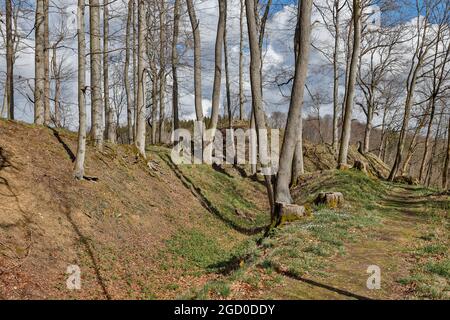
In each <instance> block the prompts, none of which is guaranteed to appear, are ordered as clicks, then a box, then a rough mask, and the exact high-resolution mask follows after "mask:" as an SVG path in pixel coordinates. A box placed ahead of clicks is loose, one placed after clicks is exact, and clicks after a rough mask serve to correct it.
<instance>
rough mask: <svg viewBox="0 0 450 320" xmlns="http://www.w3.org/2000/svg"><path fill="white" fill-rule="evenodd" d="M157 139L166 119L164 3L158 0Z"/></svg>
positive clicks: (161, 135)
mask: <svg viewBox="0 0 450 320" xmlns="http://www.w3.org/2000/svg"><path fill="white" fill-rule="evenodd" d="M159 12H160V13H159V66H160V67H159V141H160V142H162V141H163V140H164V132H165V120H166V45H167V41H166V4H165V0H160V1H159Z"/></svg>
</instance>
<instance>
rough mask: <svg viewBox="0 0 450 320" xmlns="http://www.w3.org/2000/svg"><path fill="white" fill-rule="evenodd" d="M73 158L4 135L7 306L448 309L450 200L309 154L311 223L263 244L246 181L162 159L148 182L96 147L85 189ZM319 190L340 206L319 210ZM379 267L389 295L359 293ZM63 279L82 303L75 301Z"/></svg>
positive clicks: (41, 131)
mask: <svg viewBox="0 0 450 320" xmlns="http://www.w3.org/2000/svg"><path fill="white" fill-rule="evenodd" d="M75 150H76V135H75V134H73V133H71V132H67V131H63V130H58V131H56V130H52V129H48V128H43V127H37V126H33V125H27V124H22V123H17V122H8V121H0V229H1V232H0V298H2V299H18V298H25V299H46V298H64V299H82V298H88V299H94V298H95V299H109V298H111V299H121V298H122V299H124V298H137V299H173V298H180V297H181V298H258V299H259V298H324V299H327V298H364V297H371V298H380V297H382V298H416V297H418V298H443V297H447V298H448V292H449V278H450V263H449V261H450V260H449V253H448V245H449V237H448V227H449V225H448V223H449V220H448V218H449V216H448V211H449V205H450V201H449V197H448V196H447V195H437V193H436V192H435V191H433V190H428V189H424V188H422V187H420V186H404V185H400V184H388V183H385V182H383V181H381V180H379V179H377V178H376V176H378V175H379V174H377V172H378V173H379V172H383V171H382V170H383V167H384V166H383V164H382V163H380V162H379V160H377V159H375V158H374V157H372V156H368V157H367V156H366V157H364V159H362V160H365V161H366V162H368V163H369V169H370V168H372V169H370V170H369V175H365V174H364V173H361V172H359V171H355V170H349V171H345V172H337V171H335V170H329V169H331V168H333V161H334V159H333V157H332V156H331V154H330V153H327V152H326V150H327V147H326V146H312V145H306V147H305V157H306V161H305V162H306V166H307V169H308V170H309V171H314V172H311V173H308V174H306V175H304V176H303V177H302V178H301V179H300V180H299V182H298V184H297V186H296V187H295V189H294V190H293V194H294V196H295V198H296V202H297V203H299V204H305V205H307V206H308V207H310V208H311V209H312V211H313V212H314V213H313V215H312V217H309V218H305V220H304V221H299V222H295V223H291V224H288V225H284V226H282V227H280V228H279V229H277V230H275V231H274V232H273V233H272V234H271V235H269V237H267V238H265V239H262V232H261V231H262V230H263V228H264V227H265V226H266V225H267V224H268V222H269V216H268V206H267V201H266V197H265V194H264V186H263V185H262V183H261V181H259V180H257V179H256V180H255V179H253V178H251V177H246V175H245V174H244V173H243V172H242V171H241V170H236V169H234V168H231V167H226V168H220V167H219V168H218V167H210V166H205V165H201V166H181V167H176V166H175V165H173V163H172V162H171V161H170V158H169V156H168V154H169V150H168V149H166V148H162V147H151V149H149V158H150V161H151V164H152V169H149V167H148V166H147V165H146V164H145V163H144V162H143V161H141V160H140V159H139V158H138V157H136V155H135V154H134V153H133V149H132V148H130V147H128V146H106V147H105V148H104V150H103V151H102V152H99V151H96V150H95V149H94V148H91V147H89V148H88V152H87V159H86V175H88V177H87V178H88V179H87V180H85V181H83V182H77V181H75V180H74V179H73V178H72V166H73V163H72V162H73V157H74V156H73V154H74V152H75ZM350 157H351V158H352V161H353V160H354V159H359V158H360V157H362V156H361V155H360V154H358V153H357V151H356V150H352V152H351V155H350ZM317 159H319V160H320V161H318V160H317ZM317 170H320V171H317ZM322 190H324V191H330V190H332V191H340V192H343V194H344V197H345V199H346V204H345V206H344V207H342V208H339V209H337V210H330V209H327V208H323V207H315V206H314V205H313V204H312V202H313V200H314V198H315V196H316V195H317V193H318V192H319V191H322ZM373 264H377V265H379V266H380V268H381V269H382V272H383V281H385V282H383V287H382V290H377V291H370V290H368V289H367V288H366V287H365V281H366V280H365V279H367V276H368V275H367V273H366V268H367V266H368V265H373ZM69 265H78V266H79V267H80V269H81V274H82V290H79V291H69V290H67V288H66V279H67V275H66V269H67V267H68V266H69ZM384 284H386V285H384Z"/></svg>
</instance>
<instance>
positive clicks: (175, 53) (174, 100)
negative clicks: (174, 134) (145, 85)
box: [172, 0, 180, 130]
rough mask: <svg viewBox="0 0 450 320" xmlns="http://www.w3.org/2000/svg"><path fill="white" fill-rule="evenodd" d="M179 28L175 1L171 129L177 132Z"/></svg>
mask: <svg viewBox="0 0 450 320" xmlns="http://www.w3.org/2000/svg"><path fill="white" fill-rule="evenodd" d="M179 28H180V0H175V3H174V5H173V39H172V77H173V89H172V109H173V112H172V113H173V129H174V130H177V129H179V127H180V119H179V113H178V111H179V110H178V108H179V103H178V74H177V69H178V68H177V67H178V50H177V45H178V34H179Z"/></svg>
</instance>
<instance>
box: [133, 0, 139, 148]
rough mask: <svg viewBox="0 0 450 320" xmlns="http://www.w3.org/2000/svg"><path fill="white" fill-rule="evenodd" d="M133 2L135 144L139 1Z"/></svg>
mask: <svg viewBox="0 0 450 320" xmlns="http://www.w3.org/2000/svg"><path fill="white" fill-rule="evenodd" d="M132 1H133V9H132V10H133V17H132V18H133V19H132V20H133V23H132V26H133V42H132V43H133V45H132V47H133V97H134V98H133V104H134V127H133V135H134V137H133V140H134V141H135V142H136V134H137V132H136V131H137V122H138V110H137V109H138V107H137V89H138V88H137V86H138V84H137V74H138V71H137V60H138V57H137V44H136V39H137V33H138V32H137V30H136V25H137V21H136V1H139V0H132Z"/></svg>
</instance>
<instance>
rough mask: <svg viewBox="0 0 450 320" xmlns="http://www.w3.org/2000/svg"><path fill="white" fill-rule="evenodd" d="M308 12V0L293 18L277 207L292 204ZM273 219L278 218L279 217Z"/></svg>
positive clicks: (306, 58)
mask: <svg viewBox="0 0 450 320" xmlns="http://www.w3.org/2000/svg"><path fill="white" fill-rule="evenodd" d="M311 10H312V0H302V2H301V4H300V5H299V8H298V18H297V19H298V24H297V25H298V35H297V37H296V42H297V44H296V47H297V48H298V55H297V58H296V65H295V76H294V83H293V85H292V93H291V101H290V105H289V112H288V118H287V123H286V131H285V134H284V141H283V145H282V147H281V153H280V163H279V169H278V176H277V180H276V188H275V190H276V191H275V202H276V203H277V204H290V203H292V202H293V201H292V197H291V194H290V190H289V183H290V182H291V174H292V165H293V163H292V162H293V158H294V152H295V147H296V145H298V143H297V142H298V137H299V132H298V131H299V130H298V127H299V122H300V117H301V114H302V108H303V99H304V91H305V83H306V77H307V73H308V63H309V54H310V45H311V44H310V41H311ZM299 152H300V153H301V150H299ZM277 207H278V206H277ZM277 214H279V213H277ZM277 218H278V219H279V217H277Z"/></svg>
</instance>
